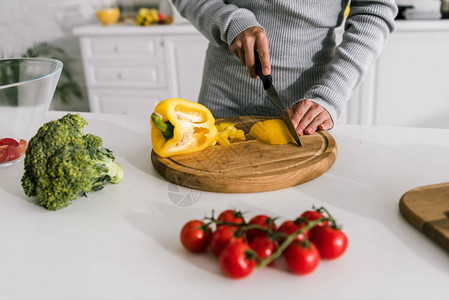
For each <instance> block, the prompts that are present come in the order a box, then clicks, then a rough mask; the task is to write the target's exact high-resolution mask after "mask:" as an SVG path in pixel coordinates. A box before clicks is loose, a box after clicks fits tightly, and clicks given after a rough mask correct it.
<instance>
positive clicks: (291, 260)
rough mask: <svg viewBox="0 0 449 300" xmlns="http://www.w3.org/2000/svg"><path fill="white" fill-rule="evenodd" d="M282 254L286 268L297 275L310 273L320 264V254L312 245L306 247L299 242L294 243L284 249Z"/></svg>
mask: <svg viewBox="0 0 449 300" xmlns="http://www.w3.org/2000/svg"><path fill="white" fill-rule="evenodd" d="M284 253H285V262H286V263H287V266H288V268H289V269H290V271H292V272H293V273H295V274H298V275H304V274H308V273H310V272H312V271H313V270H315V269H316V267H317V266H318V263H319V262H320V252H318V249H317V248H316V247H315V245H314V244H313V243H310V244H309V247H306V246H303V245H302V243H301V242H297V241H295V242H293V243H292V244H290V245H289V246H288V247H287V249H285V251H284Z"/></svg>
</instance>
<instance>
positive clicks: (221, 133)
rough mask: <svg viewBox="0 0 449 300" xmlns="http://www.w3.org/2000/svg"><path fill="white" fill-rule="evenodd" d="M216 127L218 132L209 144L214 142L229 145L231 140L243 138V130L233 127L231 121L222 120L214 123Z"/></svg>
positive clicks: (242, 139)
mask: <svg viewBox="0 0 449 300" xmlns="http://www.w3.org/2000/svg"><path fill="white" fill-rule="evenodd" d="M215 126H216V127H217V130H218V133H217V136H216V137H215V139H214V140H213V141H212V143H211V146H214V145H215V144H216V143H218V144H220V145H222V146H226V147H229V146H231V141H235V140H240V141H244V140H245V133H244V132H243V130H240V129H237V128H235V124H233V123H227V122H223V123H220V124H218V125H215Z"/></svg>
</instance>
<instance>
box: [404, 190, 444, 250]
mask: <svg viewBox="0 0 449 300" xmlns="http://www.w3.org/2000/svg"><path fill="white" fill-rule="evenodd" d="M399 209H400V211H401V214H402V215H403V216H404V217H405V218H406V219H407V220H408V221H409V222H410V223H411V224H413V226H415V227H416V228H418V229H419V230H421V231H422V232H423V233H424V234H426V235H427V236H429V237H430V238H431V239H433V240H434V241H436V242H437V243H438V244H440V245H441V246H442V247H443V248H444V249H446V250H447V251H449V182H448V183H441V184H435V185H428V186H423V187H419V188H416V189H413V190H410V191H408V192H406V193H405V194H404V195H403V196H402V198H401V200H400V202H399Z"/></svg>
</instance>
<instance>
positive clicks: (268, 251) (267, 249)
mask: <svg viewBox="0 0 449 300" xmlns="http://www.w3.org/2000/svg"><path fill="white" fill-rule="evenodd" d="M249 245H250V247H251V249H253V250H254V252H256V254H257V256H258V257H259V258H260V259H265V258H267V257H269V256H271V255H272V254H273V253H274V252H276V250H277V245H276V243H275V242H274V241H273V240H271V239H269V238H268V237H266V236H258V237H255V238H254V239H253V240H252V241H251V242H250V243H249ZM273 262H274V260H273V261H272V262H271V263H270V264H269V265H271V264H273Z"/></svg>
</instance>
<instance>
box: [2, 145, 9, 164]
mask: <svg viewBox="0 0 449 300" xmlns="http://www.w3.org/2000/svg"><path fill="white" fill-rule="evenodd" d="M7 158H8V146H3V147H1V146H0V162H4V161H5V160H6V159H7Z"/></svg>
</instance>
